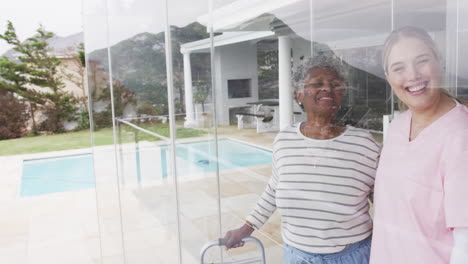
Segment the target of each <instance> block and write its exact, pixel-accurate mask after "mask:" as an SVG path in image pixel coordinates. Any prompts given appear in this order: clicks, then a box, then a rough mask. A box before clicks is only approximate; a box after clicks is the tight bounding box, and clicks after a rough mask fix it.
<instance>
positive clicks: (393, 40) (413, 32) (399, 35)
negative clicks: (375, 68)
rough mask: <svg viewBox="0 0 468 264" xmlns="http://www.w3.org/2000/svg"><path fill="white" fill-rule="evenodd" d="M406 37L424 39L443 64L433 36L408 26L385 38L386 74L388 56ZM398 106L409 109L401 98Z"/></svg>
mask: <svg viewBox="0 0 468 264" xmlns="http://www.w3.org/2000/svg"><path fill="white" fill-rule="evenodd" d="M404 38H414V39H418V40H420V41H422V42H423V43H424V44H425V45H426V47H428V48H429V50H430V51H431V52H432V54H433V55H434V57H435V58H436V60H437V62H438V63H439V65H440V64H441V61H442V56H441V54H440V52H439V49H438V48H437V45H436V44H435V42H434V40H433V39H432V38H431V36H430V35H429V34H428V33H427V32H426V31H425V30H424V29H421V28H417V27H411V26H406V27H402V28H399V29H396V30H394V31H392V33H390V35H389V36H388V37H387V39H386V40H385V43H384V46H383V52H382V66H383V69H384V71H385V73H386V74H388V65H387V64H388V56H389V55H390V52H391V51H392V48H393V46H395V44H397V43H398V42H399V41H400V40H402V39H404ZM440 89H441V94H442V95H446V96H447V97H449V98H452V99H454V100H456V101H458V102H459V103H461V104H464V105H468V101H466V100H463V99H461V98H458V97H455V96H453V95H452V94H450V92H449V91H447V90H446V89H443V88H440ZM398 107H399V108H400V110H407V109H408V106H407V105H405V104H404V103H403V102H402V101H401V100H399V102H398Z"/></svg>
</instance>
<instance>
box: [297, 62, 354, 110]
mask: <svg viewBox="0 0 468 264" xmlns="http://www.w3.org/2000/svg"><path fill="white" fill-rule="evenodd" d="M344 89H345V86H344V83H343V81H342V80H340V78H339V77H338V75H337V73H336V72H335V71H334V70H333V69H331V68H327V67H320V68H314V69H312V70H311V71H310V72H309V74H308V75H307V79H306V81H305V83H304V90H303V91H302V92H300V93H299V94H298V100H299V102H300V103H302V104H303V105H304V110H305V111H306V113H308V114H309V113H313V114H316V115H334V114H335V113H336V112H337V111H338V109H339V107H340V105H341V100H342V97H343V92H344Z"/></svg>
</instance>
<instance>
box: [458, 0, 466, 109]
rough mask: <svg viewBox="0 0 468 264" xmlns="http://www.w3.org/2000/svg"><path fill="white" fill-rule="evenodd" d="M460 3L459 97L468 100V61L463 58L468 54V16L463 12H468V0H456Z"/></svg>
mask: <svg viewBox="0 0 468 264" xmlns="http://www.w3.org/2000/svg"><path fill="white" fill-rule="evenodd" d="M456 2H457V3H458V8H457V16H456V17H457V19H458V30H457V33H458V34H457V37H458V43H457V48H458V49H457V50H458V53H457V56H456V58H457V68H458V71H457V74H458V75H457V91H456V94H457V96H458V97H460V98H463V99H465V100H468V62H467V61H466V60H464V59H462V58H465V57H466V54H468V17H466V16H464V15H463V14H467V12H468V1H466V0H463V1H456Z"/></svg>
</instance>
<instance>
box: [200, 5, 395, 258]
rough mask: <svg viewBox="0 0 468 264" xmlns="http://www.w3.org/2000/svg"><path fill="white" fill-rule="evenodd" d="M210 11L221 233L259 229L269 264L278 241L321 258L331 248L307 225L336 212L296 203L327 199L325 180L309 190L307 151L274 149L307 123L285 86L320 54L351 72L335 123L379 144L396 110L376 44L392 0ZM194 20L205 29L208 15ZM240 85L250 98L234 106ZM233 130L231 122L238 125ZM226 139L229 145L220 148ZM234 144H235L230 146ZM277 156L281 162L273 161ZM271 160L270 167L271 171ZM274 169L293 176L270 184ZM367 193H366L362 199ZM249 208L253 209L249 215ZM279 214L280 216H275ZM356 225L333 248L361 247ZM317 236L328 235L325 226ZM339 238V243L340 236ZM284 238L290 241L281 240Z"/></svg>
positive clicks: (247, 252)
mask: <svg viewBox="0 0 468 264" xmlns="http://www.w3.org/2000/svg"><path fill="white" fill-rule="evenodd" d="M214 3H215V4H214V5H215V6H214V9H213V14H212V17H213V28H214V31H215V32H216V33H217V35H216V36H215V37H214V39H213V42H214V46H215V50H214V52H215V53H214V54H213V56H214V58H215V60H214V67H213V71H214V75H215V84H214V87H216V99H217V103H216V106H217V108H216V115H217V117H218V120H217V124H218V136H219V140H218V147H219V159H220V186H221V208H222V209H221V211H222V213H223V215H226V216H227V217H226V218H222V221H221V223H222V230H223V233H226V232H227V231H228V230H233V229H235V228H239V227H241V226H242V225H243V224H244V223H245V220H246V219H248V220H249V221H251V222H252V223H253V224H254V225H262V224H263V223H264V225H263V226H262V227H261V228H260V230H258V231H256V232H254V233H253V235H254V236H255V237H257V238H259V239H260V240H261V241H262V242H263V244H264V246H265V250H266V255H267V256H266V257H267V260H268V263H283V260H282V258H281V256H282V253H283V252H282V243H283V242H287V243H288V244H290V245H291V244H292V245H295V246H298V247H299V248H301V249H302V250H310V248H313V250H318V251H316V252H317V253H325V252H326V250H324V249H323V248H321V247H322V246H323V247H324V248H326V247H329V250H330V248H333V247H334V246H333V245H329V243H330V242H328V241H327V240H326V239H324V240H319V239H315V238H314V239H313V238H310V237H316V236H324V235H325V236H327V234H326V232H320V234H318V233H317V231H314V230H313V229H314V227H317V226H324V224H323V222H319V221H315V222H314V221H313V220H310V219H313V218H317V217H319V218H320V217H321V218H323V219H326V218H327V217H328V218H330V214H328V215H327V212H328V213H333V212H335V211H337V210H338V211H339V210H340V208H338V209H337V208H335V207H333V206H329V207H327V206H326V204H323V205H322V206H318V205H317V204H314V203H313V202H305V201H312V200H314V199H318V198H317V197H318V196H317V195H314V194H310V195H305V194H304V195H303V193H302V192H301V191H300V190H299V189H307V190H302V191H306V192H307V191H310V192H311V193H313V190H314V188H315V187H316V189H315V190H316V191H317V190H318V191H317V193H321V192H322V191H325V192H326V190H327V188H326V186H325V187H324V185H323V184H325V185H326V184H327V183H330V182H327V180H325V179H323V178H320V179H318V180H317V181H323V184H322V185H321V183H320V182H318V183H317V182H315V183H313V182H310V179H305V178H304V177H305V176H304V177H302V176H300V175H299V174H301V175H302V174H304V175H305V174H308V173H309V174H313V173H314V169H315V168H316V167H314V169H313V168H311V167H309V165H312V164H308V163H307V162H309V161H306V160H307V158H306V157H308V155H309V154H314V153H309V154H308V155H306V154H304V153H302V152H301V150H300V149H301V147H303V146H296V145H294V144H295V143H291V144H286V143H283V142H281V143H280V142H279V141H276V143H273V142H274V138H275V137H278V138H280V141H284V142H288V141H289V142H293V141H294V140H296V141H298V140H300V139H298V138H296V139H292V138H291V139H283V136H281V133H280V134H279V135H277V133H278V131H279V130H280V129H287V131H288V133H290V134H296V133H297V132H296V130H295V128H288V127H289V126H291V125H293V124H297V123H298V122H301V121H305V120H306V118H307V113H305V112H304V111H303V110H302V109H301V106H300V105H299V104H297V103H296V101H295V100H294V96H293V95H294V88H293V87H292V84H291V83H292V82H293V81H295V80H294V78H295V77H296V76H297V75H296V74H298V68H299V66H300V65H304V64H306V63H308V62H309V60H310V58H311V57H314V56H319V55H321V56H326V55H327V56H330V57H333V58H334V61H335V64H336V65H341V67H344V68H347V69H348V73H347V75H346V77H345V80H344V81H346V84H347V87H346V88H347V89H346V93H345V94H344V95H343V100H342V103H341V105H340V109H339V110H338V111H337V113H336V121H337V125H351V126H354V127H357V128H362V129H365V130H367V131H369V132H372V135H373V136H374V138H376V140H377V141H379V140H382V133H383V116H384V115H390V114H391V113H392V109H393V107H392V99H391V91H390V87H389V86H388V85H387V83H386V80H385V74H384V71H383V70H382V66H381V60H380V57H381V47H382V44H383V41H384V40H385V38H386V36H387V35H388V33H389V32H390V31H391V28H392V23H391V21H392V19H391V18H392V17H391V2H390V1H380V2H379V3H367V2H358V3H355V4H354V3H353V7H349V5H347V4H346V3H345V1H332V2H330V1H328V2H326V1H286V2H285V1H267V2H258V1H253V2H252V1H251V2H247V1H235V2H234V1H230V2H223V1H214ZM199 20H200V21H202V22H205V23H209V16H204V17H201V18H200V19H199ZM315 58H316V57H314V59H315ZM239 79H244V80H245V79H249V80H251V81H250V83H251V85H250V86H251V94H250V96H249V97H242V98H233V96H232V94H233V93H230V87H229V85H230V84H231V83H232V82H233V80H239ZM298 81H301V80H298ZM230 124H236V125H237V127H236V126H232V125H230ZM283 135H284V134H283ZM224 138H227V139H226V141H224ZM231 141H232V142H235V143H234V145H232V144H231ZM304 144H305V143H304ZM279 146H283V147H284V148H285V149H288V148H289V147H291V148H292V149H294V148H296V147H297V149H298V150H297V153H291V154H289V155H290V156H289V157H283V156H281V155H283V154H281V151H283V150H281V151H280V150H278V148H280V147H279ZM373 147H374V148H375V146H373ZM275 149H277V150H276V151H273V152H272V150H275ZM264 150H266V152H263V151H264ZM236 151H239V152H237V153H236ZM262 153H263V154H266V155H269V158H266V160H264V159H263V157H262ZM278 153H280V154H278ZM288 153H290V152H288ZM324 153H326V152H324ZM229 154H232V156H230V157H229V158H227V160H228V161H229V162H230V163H235V164H237V166H235V167H231V168H229V169H226V168H223V165H222V163H223V160H224V159H223V155H226V156H228V155H229ZM316 154H317V153H316ZM275 155H280V156H281V157H279V160H278V157H276V158H275ZM317 155H318V154H317ZM326 155H328V154H326ZM292 157H295V159H296V161H294V158H292ZM270 159H273V164H272V162H271V160H270ZM286 160H289V161H288V162H286ZM301 160H304V161H303V162H305V163H306V164H303V166H304V167H303V168H302V169H301V171H300V172H298V171H295V172H294V171H291V170H290V169H287V167H294V166H295V165H297V163H298V162H299V163H301ZM247 161H248V162H247ZM320 162H323V161H320ZM330 162H331V161H330ZM330 162H329V163H326V162H325V163H319V164H318V165H317V166H323V167H326V166H324V165H323V164H328V165H327V166H338V167H339V166H341V165H342V163H340V162H331V163H330ZM374 165H375V164H374ZM272 171H273V172H272ZM275 171H276V172H277V173H279V172H281V173H285V174H288V175H293V174H294V175H295V176H290V177H289V176H286V175H283V174H281V176H279V179H275V176H272V175H274V174H275ZM295 173H296V174H297V175H296V174H295ZM323 173H325V172H323ZM328 174H330V172H329V171H328ZM283 177H284V178H283ZM288 177H289V178H288ZM294 177H295V178H294ZM311 177H312V176H311ZM277 181H280V182H283V183H278V182H277ZM276 183H278V186H279V187H278V186H276V185H275V184H276ZM335 183H337V182H335ZM314 184H316V185H314ZM369 184H370V185H371V184H373V182H372V183H369ZM275 186H276V187H278V189H279V190H278V189H275V188H276V187H275ZM285 190H288V191H287V192H285ZM369 191H370V189H369V188H368V187H366V193H367V194H368V193H369ZM262 193H263V194H262ZM279 193H280V195H278V194H279ZM294 197H295V198H294ZM322 198H323V197H322ZM328 198H329V197H328ZM365 198H366V197H364V199H363V200H361V201H360V202H362V204H361V205H362V208H366V209H368V207H369V206H368V205H367V200H366V199H365ZM288 201H294V202H288ZM330 202H332V203H333V202H336V200H332V201H330ZM256 204H257V205H256ZM272 204H276V206H277V207H276V208H275V207H274V206H273V205H272ZM253 208H255V209H253ZM362 208H361V209H362ZM275 209H277V210H275ZM278 209H279V210H278ZM341 209H342V208H341ZM253 210H257V211H256V212H255V211H254V212H253V213H252V211H253ZM271 210H275V213H273V214H270V213H271ZM279 211H281V214H282V215H283V217H280V214H279ZM329 211H332V212H329ZM313 212H316V213H315V214H314V213H313ZM267 219H268V221H266V220H267ZM298 219H299V220H298ZM306 219H309V220H306ZM366 219H367V221H368V220H369V219H370V216H369V215H367V218H366ZM363 226H364V227H365V228H364V227H363V228H364V229H361V231H362V232H361V234H359V235H357V234H356V233H349V234H348V235H350V237H352V238H351V239H341V240H339V241H340V243H345V244H349V243H353V242H357V241H360V240H362V239H365V238H366V236H369V234H370V227H369V225H363ZM323 228H325V229H326V228H327V227H326V225H325V226H324V227H323ZM366 228H367V229H366ZM319 229H320V228H319ZM281 230H282V231H283V236H282V235H281ZM316 230H317V229H316ZM301 234H302V235H301ZM340 234H342V235H343V236H345V235H346V232H344V233H343V232H341V233H340ZM328 235H330V234H328ZM335 235H336V233H335ZM338 236H339V235H338ZM288 237H289V239H288V240H286V241H284V240H283V239H285V238H288ZM308 237H309V238H308ZM353 239H354V240H353ZM327 243H328V244H327ZM333 243H335V242H333ZM301 244H305V245H306V246H304V245H302V246H301ZM314 245H318V246H316V247H314ZM327 245H328V246H327ZM313 250H312V251H313ZM331 250H332V251H333V249H331ZM256 253H257V254H258V250H255V247H254V246H253V245H250V246H249V247H247V248H245V247H243V248H241V249H234V250H229V251H228V252H227V254H226V255H225V256H224V258H225V260H240V259H243V258H246V257H248V256H253V255H255V254H256Z"/></svg>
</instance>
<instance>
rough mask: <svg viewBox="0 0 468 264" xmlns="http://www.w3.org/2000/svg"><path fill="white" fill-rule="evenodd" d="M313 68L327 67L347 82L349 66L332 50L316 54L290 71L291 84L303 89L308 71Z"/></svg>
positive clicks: (300, 89) (295, 87) (296, 88)
mask: <svg viewBox="0 0 468 264" xmlns="http://www.w3.org/2000/svg"><path fill="white" fill-rule="evenodd" d="M315 68H329V69H331V70H333V71H334V72H336V74H337V75H338V78H339V79H340V80H341V81H343V82H345V83H346V82H347V80H348V77H349V67H348V66H347V65H345V64H344V63H343V62H342V61H341V59H340V58H338V57H337V56H336V55H335V54H334V53H332V52H326V53H321V54H318V55H316V56H314V57H309V58H307V59H305V60H303V61H302V62H301V64H299V65H298V66H297V67H296V68H295V69H294V70H293V73H292V86H293V88H294V89H295V90H296V91H301V92H302V91H304V84H305V81H306V80H307V78H308V76H309V74H310V72H311V71H312V70H313V69H315Z"/></svg>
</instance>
